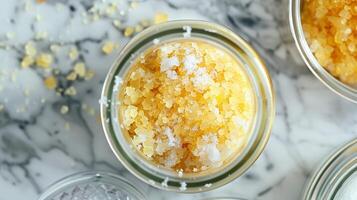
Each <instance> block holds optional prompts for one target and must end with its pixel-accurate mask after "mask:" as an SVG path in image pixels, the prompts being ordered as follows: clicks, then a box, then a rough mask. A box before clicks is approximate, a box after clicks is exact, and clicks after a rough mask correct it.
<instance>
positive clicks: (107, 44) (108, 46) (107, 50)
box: [102, 41, 115, 55]
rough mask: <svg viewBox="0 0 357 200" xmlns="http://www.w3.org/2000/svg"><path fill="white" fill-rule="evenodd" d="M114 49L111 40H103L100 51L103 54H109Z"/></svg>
mask: <svg viewBox="0 0 357 200" xmlns="http://www.w3.org/2000/svg"><path fill="white" fill-rule="evenodd" d="M114 49H115V44H114V43H113V42H109V41H108V42H105V43H104V45H103V47H102V51H103V53H105V54H107V55H108V54H111V53H112V52H113V50H114Z"/></svg>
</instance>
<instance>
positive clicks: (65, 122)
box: [0, 0, 357, 200]
mask: <svg viewBox="0 0 357 200" xmlns="http://www.w3.org/2000/svg"><path fill="white" fill-rule="evenodd" d="M107 1H109V0H107ZM102 2H105V1H99V0H97V1H89V0H88V1H86V0H82V1H68V0H61V1H52V0H48V1H47V2H46V3H43V4H36V3H35V1H30V0H19V1H12V0H3V1H2V4H1V6H0V24H1V27H0V60H1V63H0V110H1V111H0V188H1V189H0V191H1V195H0V200H7V199H14V200H15V199H16V200H17V199H19V200H24V199H26V200H27V199H29V200H31V199H36V198H37V197H38V195H39V193H41V192H42V191H43V190H44V189H45V188H46V187H47V186H48V185H49V184H51V183H53V182H54V181H56V180H58V179H60V178H62V177H64V176H66V175H69V174H71V173H74V172H78V171H82V170H87V169H102V170H108V171H114V172H116V173H119V174H121V175H122V176H124V177H126V178H127V179H128V180H130V181H132V182H134V183H135V184H136V185H138V187H139V188H140V189H141V190H142V191H143V192H145V194H147V196H148V198H149V199H170V197H172V196H173V195H175V197H177V198H179V199H199V198H203V197H214V196H240V197H246V198H249V199H263V200H269V199H271V200H278V199H281V200H287V199H288V200H290V199H291V200H297V199H301V195H302V191H303V188H304V185H305V182H306V180H307V179H308V177H309V176H310V175H311V173H312V172H313V171H314V170H315V169H316V167H317V166H318V165H319V163H320V162H321V161H322V160H323V159H324V158H325V157H326V155H327V154H328V153H330V152H331V151H332V150H333V149H334V148H335V147H337V146H339V145H341V144H343V143H344V142H346V141H348V140H351V139H352V138H356V137H357V115H356V113H357V106H356V105H354V104H352V103H350V102H348V101H346V100H344V99H342V98H340V97H338V96H337V95H335V94H334V93H333V92H331V91H330V90H328V89H327V88H326V87H325V86H323V85H322V83H320V82H319V81H318V80H317V79H316V78H315V77H314V76H313V75H312V74H311V73H310V72H309V71H308V69H307V67H306V66H305V65H304V64H303V62H302V61H301V59H300V57H299V55H298V52H297V50H296V48H295V45H294V44H293V41H292V37H291V35H290V32H289V28H288V7H287V4H288V1H287V0H264V1H263V0H240V1H238V0H223V1H220V0H196V1H192V0H191V1H189V0H180V1H178V0H166V1H158V0H157V1H154V0H150V1H142V3H139V4H138V7H137V8H135V9H131V8H129V6H128V4H127V2H125V1H121V0H117V2H119V3H120V5H121V6H122V7H123V8H126V9H124V10H125V12H124V13H121V14H119V15H118V16H115V17H116V18H118V19H119V18H120V20H121V21H123V24H124V25H131V24H135V23H136V22H138V21H140V20H142V19H146V18H152V17H153V15H154V14H155V13H156V12H158V11H162V12H166V13H168V14H169V19H170V20H174V19H202V20H209V21H215V22H217V23H220V24H224V25H227V26H228V27H230V28H231V29H233V30H234V31H236V32H237V33H238V34H240V35H242V36H243V37H244V38H245V39H247V40H248V41H250V43H251V44H252V45H253V46H254V47H255V48H256V49H257V50H258V52H259V53H260V54H261V56H262V57H263V58H264V60H265V61H266V63H267V66H268V68H269V71H270V73H271V76H272V78H273V81H274V86H275V89H276V95H277V115H276V120H275V124H274V129H273V133H272V136H271V139H270V141H269V143H268V145H267V147H266V149H265V151H264V153H263V154H262V156H261V157H260V158H259V160H258V161H257V162H256V163H255V165H254V166H252V167H251V168H250V169H249V170H248V172H247V173H246V174H245V175H244V176H242V177H241V178H239V179H237V180H235V181H233V182H232V183H230V184H228V185H226V186H224V187H222V188H220V189H217V190H213V191H210V192H207V193H201V194H193V195H185V194H174V193H169V192H163V191H160V192H158V190H156V189H154V188H151V187H149V186H147V185H145V184H143V183H141V182H140V181H139V180H137V179H136V178H135V177H133V176H132V175H131V174H129V172H128V171H126V170H125V169H124V168H123V167H122V166H121V164H120V163H119V162H118V161H117V160H116V159H115V158H114V156H113V154H112V152H111V151H110V149H109V147H108V145H107V143H106V141H105V139H104V136H103V133H102V129H101V126H100V123H99V122H98V119H97V116H96V115H97V114H98V108H99V106H98V99H99V96H100V92H101V87H102V84H103V80H104V77H105V75H106V73H107V71H108V69H109V66H110V64H111V63H112V62H113V60H114V58H115V54H117V53H118V52H119V51H120V48H121V47H123V45H124V44H125V43H126V42H127V41H128V39H127V38H125V37H123V34H122V31H123V30H122V29H121V28H119V29H118V28H116V27H115V26H113V24H112V20H113V19H111V18H110V17H106V18H101V19H99V20H98V21H95V22H93V23H92V22H89V23H84V22H83V16H86V15H89V11H88V10H89V9H90V8H91V7H92V6H93V4H94V3H102ZM123 27H124V26H123ZM44 33H46V34H47V35H46V36H45V39H41V35H43V34H44ZM36 38H37V39H36ZM29 40H33V41H34V42H35V43H36V46H37V48H38V49H48V48H49V46H50V44H53V43H58V44H61V46H62V47H61V49H60V50H59V51H58V52H56V53H55V55H56V56H55V59H54V67H56V68H57V69H58V74H59V75H58V76H59V77H63V78H62V79H60V80H59V84H62V85H63V87H68V86H70V85H73V86H74V87H75V88H76V90H77V94H76V95H74V96H66V95H57V94H56V93H55V92H54V91H52V90H48V89H47V88H46V87H45V86H44V84H43V77H45V76H47V75H48V74H46V73H47V72H46V71H45V72H43V71H41V70H37V69H34V68H26V69H23V68H21V67H20V62H21V58H22V57H23V54H24V48H23V47H24V44H25V43H26V42H27V41H29ZM108 40H110V41H115V42H116V43H118V44H119V46H120V47H119V48H118V49H115V51H114V52H113V53H112V54H110V55H103V54H102V53H101V51H100V48H101V46H102V45H103V42H105V41H108ZM74 46H75V47H77V49H78V50H79V57H78V59H77V60H76V61H72V60H70V59H68V57H67V54H66V52H68V49H70V48H71V47H74ZM78 61H80V62H84V63H85V64H86V66H87V67H88V68H89V69H91V70H93V71H94V72H95V76H94V77H93V79H91V80H89V81H77V82H68V81H66V79H65V75H66V74H67V73H68V72H69V70H70V69H71V66H72V65H73V64H74V62H78ZM62 105H68V106H69V112H68V113H67V114H61V112H60V108H61V106H62ZM84 105H86V106H84ZM83 107H89V108H93V109H94V110H91V111H90V112H87V111H88V109H84V108H83ZM93 111H95V112H93Z"/></svg>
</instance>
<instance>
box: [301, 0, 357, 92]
mask: <svg viewBox="0 0 357 200" xmlns="http://www.w3.org/2000/svg"><path fill="white" fill-rule="evenodd" d="M302 25H303V28H304V32H305V36H306V39H307V41H308V43H309V45H310V48H311V51H312V52H313V53H314V55H315V57H316V59H317V60H318V62H319V63H320V64H321V65H322V66H323V67H324V68H325V69H327V71H329V72H330V73H331V74H332V75H333V76H335V77H337V78H338V79H340V80H341V81H342V82H344V83H347V84H350V85H357V51H356V50H357V49H356V46H357V1H346V0H335V1H321V0H305V1H304V4H303V9H302Z"/></svg>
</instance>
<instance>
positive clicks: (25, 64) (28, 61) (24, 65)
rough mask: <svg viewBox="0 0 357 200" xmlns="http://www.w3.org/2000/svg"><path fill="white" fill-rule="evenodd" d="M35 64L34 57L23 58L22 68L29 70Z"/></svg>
mask: <svg viewBox="0 0 357 200" xmlns="http://www.w3.org/2000/svg"><path fill="white" fill-rule="evenodd" d="M34 62H35V59H34V58H33V57H32V56H25V57H23V58H22V61H21V67H22V68H28V67H30V66H31V65H32V64H33V63H34Z"/></svg>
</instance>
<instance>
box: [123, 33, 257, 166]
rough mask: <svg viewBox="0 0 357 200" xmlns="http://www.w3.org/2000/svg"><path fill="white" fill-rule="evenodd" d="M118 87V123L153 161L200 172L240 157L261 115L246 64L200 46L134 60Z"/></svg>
mask: <svg viewBox="0 0 357 200" xmlns="http://www.w3.org/2000/svg"><path fill="white" fill-rule="evenodd" d="M117 87H119V94H118V98H119V101H120V102H121V103H120V105H118V109H119V118H118V119H119V123H121V124H122V125H123V127H122V128H123V132H124V133H125V134H128V136H129V137H130V138H131V140H132V144H133V145H134V146H135V147H136V149H137V150H138V151H139V152H140V153H141V154H142V155H143V156H144V157H145V158H147V159H148V160H151V161H153V162H155V163H157V164H158V165H162V166H164V167H167V168H169V169H172V170H181V172H200V171H203V170H207V169H211V168H214V167H219V166H222V165H223V164H224V163H228V162H230V161H231V160H232V158H234V157H236V156H238V155H240V153H241V152H242V150H243V149H244V147H245V145H246V144H247V141H248V138H249V137H250V129H251V126H252V123H253V119H254V116H255V112H256V111H255V108H256V107H255V106H256V105H255V96H254V94H253V89H252V86H251V83H250V82H249V79H248V77H247V75H246V74H245V72H244V71H243V69H242V66H241V65H240V64H239V63H238V61H237V60H236V59H235V58H234V57H233V56H232V55H231V54H230V53H228V52H226V51H225V50H223V49H221V48H220V47H219V46H216V45H214V44H211V43H208V42H205V41H201V40H187V39H182V40H177V41H173V42H169V43H164V44H158V45H155V46H154V47H152V48H150V49H149V50H148V51H147V52H145V53H144V54H143V56H140V57H139V58H137V59H136V60H134V62H133V64H132V66H131V67H130V69H129V72H128V73H127V74H126V76H125V77H124V82H123V84H121V85H118V86H117Z"/></svg>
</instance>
